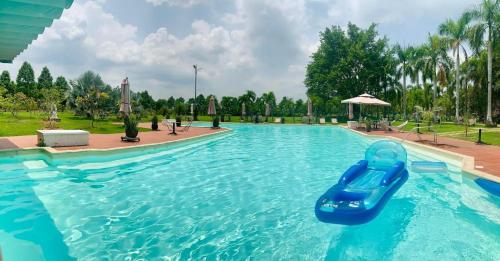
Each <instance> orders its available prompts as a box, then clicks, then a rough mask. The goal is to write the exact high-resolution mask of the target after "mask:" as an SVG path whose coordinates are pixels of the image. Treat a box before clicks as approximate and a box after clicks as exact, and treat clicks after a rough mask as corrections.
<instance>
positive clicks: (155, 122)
mask: <svg viewBox="0 0 500 261" xmlns="http://www.w3.org/2000/svg"><path fill="white" fill-rule="evenodd" d="M151 129H152V130H154V131H157V130H158V116H156V114H155V115H154V116H153V118H152V119H151Z"/></svg>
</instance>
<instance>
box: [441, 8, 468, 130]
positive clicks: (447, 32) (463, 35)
mask: <svg viewBox="0 0 500 261" xmlns="http://www.w3.org/2000/svg"><path fill="white" fill-rule="evenodd" d="M470 20H471V18H470V15H469V14H468V13H464V14H463V15H462V16H461V17H460V18H459V19H458V20H457V21H454V20H452V19H448V20H446V22H444V23H442V24H441V25H439V34H441V35H442V36H444V37H445V38H444V41H446V42H447V43H448V44H449V46H450V48H451V49H452V50H453V54H454V55H455V95H456V99H455V121H456V122H457V123H458V122H459V116H460V48H462V50H463V51H464V52H465V49H464V42H465V41H466V40H467V39H468V38H467V36H468V34H467V32H468V25H469V22H470Z"/></svg>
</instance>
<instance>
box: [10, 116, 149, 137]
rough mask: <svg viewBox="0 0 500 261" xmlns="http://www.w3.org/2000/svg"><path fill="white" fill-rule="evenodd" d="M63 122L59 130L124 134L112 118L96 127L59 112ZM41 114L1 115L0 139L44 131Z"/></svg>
mask: <svg viewBox="0 0 500 261" xmlns="http://www.w3.org/2000/svg"><path fill="white" fill-rule="evenodd" d="M58 116H59V118H61V121H60V122H58V123H56V128H58V129H68V130H71V129H73V130H74V129H78V130H87V131H89V132H90V133H102V134H107V133H121V132H124V128H123V126H122V125H116V124H113V122H121V120H120V119H117V118H116V117H110V118H109V119H106V120H96V121H94V127H92V126H91V125H90V120H88V119H87V118H85V117H81V116H75V115H74V113H72V112H59V113H58ZM44 118H45V117H44V116H43V115H41V114H33V115H31V116H30V114H29V113H27V112H19V113H18V115H17V117H13V116H12V115H11V114H10V113H6V112H3V113H0V137H2V136H20V135H33V134H36V130H40V129H43V128H44V127H45V125H46V123H44V121H43V119H44ZM148 130H149V129H143V128H140V131H148Z"/></svg>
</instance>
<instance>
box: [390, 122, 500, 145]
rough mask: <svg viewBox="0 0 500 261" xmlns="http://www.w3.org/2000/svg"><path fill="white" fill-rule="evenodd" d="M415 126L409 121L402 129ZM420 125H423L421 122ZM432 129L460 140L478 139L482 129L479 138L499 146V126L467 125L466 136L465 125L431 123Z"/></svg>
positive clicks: (425, 129)
mask: <svg viewBox="0 0 500 261" xmlns="http://www.w3.org/2000/svg"><path fill="white" fill-rule="evenodd" d="M401 123H402V122H394V123H393V124H392V125H395V126H397V125H399V124H401ZM415 126H416V123H415V122H409V123H408V124H407V125H406V126H405V127H404V131H410V130H411V129H413V128H414V127H415ZM420 126H423V125H422V124H421V125H420ZM432 126H433V129H434V130H435V131H436V132H437V133H438V134H439V135H440V136H446V137H450V138H456V139H461V140H469V141H478V133H479V128H481V129H482V132H483V133H482V135H481V140H482V141H483V142H485V143H487V144H491V145H497V146H500V128H491V127H486V126H485V125H484V124H476V125H475V126H471V127H469V130H468V131H467V136H466V135H465V126H464V125H458V124H455V123H451V122H446V123H441V124H433V125H432ZM421 132H423V133H428V132H429V131H428V130H427V128H422V129H421Z"/></svg>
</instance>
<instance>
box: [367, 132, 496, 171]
mask: <svg viewBox="0 0 500 261" xmlns="http://www.w3.org/2000/svg"><path fill="white" fill-rule="evenodd" d="M365 133H366V132H365ZM367 134H371V135H380V136H392V137H396V138H400V139H405V138H407V140H409V141H415V142H418V143H423V144H426V145H428V146H433V147H437V148H440V149H444V150H448V151H452V152H456V153H460V154H463V155H467V156H472V157H474V158H475V169H477V170H479V171H483V172H487V173H490V174H492V175H495V176H497V177H500V147H499V146H493V145H477V144H476V143H474V142H471V141H465V140H459V139H453V138H449V137H443V136H438V140H437V141H438V142H437V144H434V142H433V141H434V139H433V136H432V135H428V134H420V137H421V138H422V139H421V140H419V138H418V137H417V135H416V134H414V133H411V134H408V132H403V133H401V132H396V131H392V132H385V131H380V130H376V131H371V132H369V133H367Z"/></svg>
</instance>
